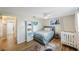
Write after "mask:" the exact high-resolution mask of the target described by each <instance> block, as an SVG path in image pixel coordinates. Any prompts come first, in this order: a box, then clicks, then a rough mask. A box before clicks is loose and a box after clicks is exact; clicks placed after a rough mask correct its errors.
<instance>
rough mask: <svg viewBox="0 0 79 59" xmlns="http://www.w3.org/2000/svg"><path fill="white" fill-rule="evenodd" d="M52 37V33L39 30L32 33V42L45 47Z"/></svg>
mask: <svg viewBox="0 0 79 59" xmlns="http://www.w3.org/2000/svg"><path fill="white" fill-rule="evenodd" d="M53 37H54V31H46V30H40V31H37V32H34V40H36V41H38V42H39V43H41V44H43V45H46V44H48V42H49V41H50V40H51V39H52V38H53Z"/></svg>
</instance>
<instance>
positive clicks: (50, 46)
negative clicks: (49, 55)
mask: <svg viewBox="0 0 79 59" xmlns="http://www.w3.org/2000/svg"><path fill="white" fill-rule="evenodd" d="M60 50H61V48H60V46H58V45H55V44H53V43H49V44H48V45H45V46H41V48H40V51H60Z"/></svg>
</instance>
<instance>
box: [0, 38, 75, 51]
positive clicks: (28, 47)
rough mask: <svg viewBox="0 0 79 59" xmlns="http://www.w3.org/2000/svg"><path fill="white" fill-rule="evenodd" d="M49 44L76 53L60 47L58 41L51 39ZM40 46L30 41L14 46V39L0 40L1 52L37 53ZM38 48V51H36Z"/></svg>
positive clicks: (70, 49) (67, 47) (64, 46)
mask: <svg viewBox="0 0 79 59" xmlns="http://www.w3.org/2000/svg"><path fill="white" fill-rule="evenodd" d="M50 43H54V44H55V45H57V46H59V47H60V48H61V51H77V50H76V49H74V48H72V47H69V46H66V45H62V44H61V41H60V39H52V41H51V42H50ZM41 46H42V45H41V44H39V43H38V42H36V41H34V40H32V41H30V42H28V43H27V42H24V43H21V44H16V42H15V39H10V40H8V39H3V40H0V50H1V51H38V49H39V48H40V47H41ZM37 48H38V49H37Z"/></svg>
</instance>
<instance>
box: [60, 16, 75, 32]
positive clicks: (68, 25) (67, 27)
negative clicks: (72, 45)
mask: <svg viewBox="0 0 79 59" xmlns="http://www.w3.org/2000/svg"><path fill="white" fill-rule="evenodd" d="M60 20H61V29H62V31H68V32H75V15H69V16H63V17H61V18H60Z"/></svg>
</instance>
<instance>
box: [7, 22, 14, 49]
mask: <svg viewBox="0 0 79 59" xmlns="http://www.w3.org/2000/svg"><path fill="white" fill-rule="evenodd" d="M7 40H8V48H12V47H13V45H14V43H15V42H14V41H15V39H14V23H13V22H7Z"/></svg>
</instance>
